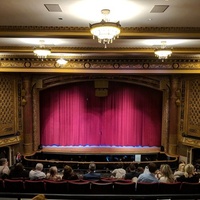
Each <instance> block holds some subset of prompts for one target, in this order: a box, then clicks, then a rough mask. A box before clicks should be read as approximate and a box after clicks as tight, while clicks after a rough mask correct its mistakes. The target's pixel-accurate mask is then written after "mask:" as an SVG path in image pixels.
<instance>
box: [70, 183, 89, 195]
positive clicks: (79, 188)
mask: <svg viewBox="0 0 200 200" xmlns="http://www.w3.org/2000/svg"><path fill="white" fill-rule="evenodd" d="M68 191H69V193H70V194H77V193H78V194H88V193H90V181H84V180H80V181H68Z"/></svg>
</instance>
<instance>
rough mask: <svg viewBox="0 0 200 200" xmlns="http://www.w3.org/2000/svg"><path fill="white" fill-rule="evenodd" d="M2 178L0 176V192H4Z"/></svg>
mask: <svg viewBox="0 0 200 200" xmlns="http://www.w3.org/2000/svg"><path fill="white" fill-rule="evenodd" d="M4 189H5V188H4V180H3V179H2V178H0V192H4Z"/></svg>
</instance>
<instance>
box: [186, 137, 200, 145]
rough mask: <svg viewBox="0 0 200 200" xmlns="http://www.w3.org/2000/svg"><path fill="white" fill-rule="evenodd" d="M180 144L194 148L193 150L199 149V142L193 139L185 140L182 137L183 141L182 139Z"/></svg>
mask: <svg viewBox="0 0 200 200" xmlns="http://www.w3.org/2000/svg"><path fill="white" fill-rule="evenodd" d="M182 144H184V145H186V146H191V147H195V148H200V140H197V139H193V138H186V137H183V139H182Z"/></svg>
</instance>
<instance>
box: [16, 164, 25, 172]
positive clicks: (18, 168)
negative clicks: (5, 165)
mask: <svg viewBox="0 0 200 200" xmlns="http://www.w3.org/2000/svg"><path fill="white" fill-rule="evenodd" d="M15 170H16V171H23V170H24V166H23V165H22V163H17V164H16V165H15Z"/></svg>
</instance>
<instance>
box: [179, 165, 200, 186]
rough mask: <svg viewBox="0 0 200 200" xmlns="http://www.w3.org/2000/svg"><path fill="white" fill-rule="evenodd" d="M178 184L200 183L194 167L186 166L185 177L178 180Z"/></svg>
mask: <svg viewBox="0 0 200 200" xmlns="http://www.w3.org/2000/svg"><path fill="white" fill-rule="evenodd" d="M176 180H177V181H178V182H188V183H198V182H199V175H198V174H197V173H195V168H194V165H192V164H187V165H186V166H185V172H184V175H182V176H180V177H179V178H177V179H176Z"/></svg>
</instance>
